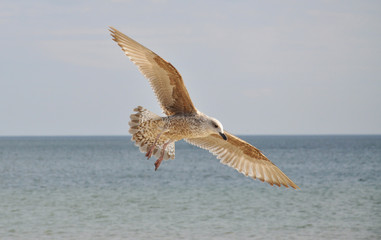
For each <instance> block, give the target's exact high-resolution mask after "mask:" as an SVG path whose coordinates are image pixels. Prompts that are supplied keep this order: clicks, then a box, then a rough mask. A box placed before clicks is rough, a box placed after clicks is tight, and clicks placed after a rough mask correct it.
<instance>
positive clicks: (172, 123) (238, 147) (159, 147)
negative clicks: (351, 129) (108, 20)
mask: <svg viewBox="0 0 381 240" xmlns="http://www.w3.org/2000/svg"><path fill="white" fill-rule="evenodd" d="M109 31H110V32H111V36H112V37H113V40H114V41H115V42H116V43H117V44H118V45H119V46H120V47H121V48H122V50H123V52H124V53H125V55H127V57H129V59H130V60H131V61H132V62H133V63H134V64H135V65H136V66H137V67H138V68H139V70H140V72H141V73H142V74H143V75H144V76H145V77H146V78H147V79H148V80H149V83H150V85H151V87H152V89H153V91H154V93H155V95H156V97H157V99H158V102H159V104H160V106H161V108H162V110H163V112H164V114H165V115H166V116H165V117H161V116H159V115H157V114H155V113H153V112H151V111H149V110H147V109H145V108H143V107H141V106H138V107H136V108H135V109H134V112H135V113H134V114H131V116H130V122H129V126H130V129H129V133H130V134H132V139H131V140H132V141H133V142H135V145H136V146H137V147H139V149H140V151H141V152H142V153H145V156H146V157H147V159H149V158H150V157H151V156H155V157H156V158H157V160H156V162H155V171H156V170H157V169H158V168H159V166H160V164H161V162H162V161H163V160H167V159H174V158H175V142H177V141H179V140H182V139H183V140H185V141H186V142H188V143H190V144H193V145H195V146H198V147H200V148H203V149H206V150H208V151H209V152H211V153H212V154H214V155H215V156H216V157H217V158H218V159H220V162H221V163H222V164H225V165H228V166H230V167H232V168H235V169H236V170H237V171H239V172H241V173H243V174H244V175H246V176H249V177H251V178H253V179H259V180H261V181H262V182H264V181H265V182H267V183H269V184H270V185H272V186H273V185H276V186H278V187H280V186H282V185H283V186H284V187H287V188H288V187H292V188H294V189H298V188H299V187H298V186H297V185H296V184H295V183H294V182H293V181H291V180H290V179H289V178H288V177H287V176H286V174H284V173H283V172H282V171H281V170H280V169H279V168H278V167H277V166H275V164H274V163H272V162H271V161H270V160H269V159H268V158H267V157H266V156H265V155H264V154H263V153H261V151H260V150H258V149H257V148H255V147H254V146H252V145H250V144H249V143H247V142H245V141H244V140H242V139H240V138H238V137H236V136H234V135H233V134H231V133H229V132H227V131H225V130H224V128H223V126H222V124H221V122H220V121H218V120H217V119H215V118H213V117H209V116H207V115H206V114H204V113H202V112H200V111H199V110H197V109H196V107H195V106H194V105H193V103H192V100H191V98H190V96H189V93H188V91H187V89H186V87H185V85H184V82H183V79H182V77H181V75H180V73H179V72H178V71H177V70H176V68H175V67H174V66H172V64H170V63H169V62H167V61H165V60H164V59H163V58H161V57H160V56H159V55H157V54H156V53H154V52H153V51H151V50H149V49H148V48H146V47H144V46H143V45H141V44H139V43H138V42H136V41H135V40H133V39H131V38H129V37H128V36H126V35H124V34H123V33H121V32H120V31H118V30H117V29H115V28H113V27H110V29H109Z"/></svg>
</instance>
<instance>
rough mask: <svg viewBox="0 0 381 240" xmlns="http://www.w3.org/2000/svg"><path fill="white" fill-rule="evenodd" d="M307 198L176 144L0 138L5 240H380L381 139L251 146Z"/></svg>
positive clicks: (257, 139) (0, 220) (287, 139)
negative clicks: (157, 154)
mask: <svg viewBox="0 0 381 240" xmlns="http://www.w3.org/2000/svg"><path fill="white" fill-rule="evenodd" d="M243 138H244V139H245V140H247V141H248V142H250V143H252V144H254V145H255V146H257V147H258V148H260V149H261V150H262V151H263V152H264V153H265V154H266V155H267V157H269V158H270V159H271V160H272V161H273V162H274V163H275V164H276V165H277V166H278V167H280V169H281V170H283V172H285V173H286V174H287V175H288V176H289V177H290V178H291V179H292V180H293V181H294V182H295V183H296V184H297V185H299V186H300V188H301V190H292V189H286V188H278V187H271V186H270V185H268V184H266V183H262V182H260V181H254V180H252V179H249V178H246V177H245V176H244V175H242V174H240V173H238V172H236V171H235V170H234V169H231V168H229V167H227V166H225V165H222V164H220V163H219V161H218V160H217V159H216V158H215V157H214V156H213V155H211V154H210V153H208V152H207V151H205V150H202V149H198V148H196V147H193V146H191V145H188V144H186V143H184V142H179V143H177V144H176V159H175V160H169V161H165V162H163V163H162V165H161V166H160V168H159V170H158V171H157V172H155V171H154V165H153V163H154V161H155V159H151V160H148V161H147V160H146V159H145V157H144V154H142V153H140V152H139V151H138V149H137V148H136V147H134V146H133V144H132V142H131V141H130V139H129V137H14V138H9V137H2V138H0V239H65V240H66V239H170V240H171V239H345V240H350V239H381V136H246V137H243Z"/></svg>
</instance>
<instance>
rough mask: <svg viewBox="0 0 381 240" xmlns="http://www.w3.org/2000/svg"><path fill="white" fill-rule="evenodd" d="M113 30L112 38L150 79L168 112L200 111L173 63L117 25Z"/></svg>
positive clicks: (172, 113)
mask: <svg viewBox="0 0 381 240" xmlns="http://www.w3.org/2000/svg"><path fill="white" fill-rule="evenodd" d="M110 32H111V36H112V37H113V40H114V41H115V42H117V43H118V45H119V46H120V47H121V48H122V50H123V51H124V53H125V54H126V55H127V56H128V57H129V58H130V59H131V61H132V62H133V63H135V64H136V65H137V66H138V68H139V70H140V72H141V73H142V74H143V75H144V76H145V77H146V78H147V79H148V80H149V82H150V84H151V87H152V89H153V91H154V92H155V94H156V96H157V98H158V100H159V103H160V105H161V108H162V109H163V111H164V113H165V114H166V115H168V116H170V115H174V114H177V113H196V112H197V110H196V108H195V107H194V105H193V103H192V101H191V99H190V97H189V93H188V91H187V89H186V88H185V85H184V82H183V79H182V77H181V75H180V73H179V72H178V71H177V70H176V68H175V67H173V66H172V64H170V63H169V62H167V61H165V60H164V59H162V58H161V57H159V56H158V55H157V54H155V53H154V52H152V51H151V50H149V49H148V48H146V47H144V46H143V45H141V44H139V43H138V42H136V41H134V40H133V39H131V38H129V37H127V36H126V35H124V34H123V33H121V32H119V31H118V30H116V29H115V28H113V27H110Z"/></svg>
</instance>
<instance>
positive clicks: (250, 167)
mask: <svg viewBox="0 0 381 240" xmlns="http://www.w3.org/2000/svg"><path fill="white" fill-rule="evenodd" d="M225 135H226V136H227V137H228V140H227V141H225V140H223V139H222V138H221V136H219V135H217V134H212V135H209V136H208V137H203V138H187V139H185V141H187V142H189V143H190V144H193V145H196V146H198V147H200V148H204V149H206V150H209V152H211V153H213V154H214V155H216V156H217V158H218V159H221V163H223V164H226V165H228V166H230V167H232V168H235V169H236V170H237V171H239V172H241V173H243V174H245V175H246V176H250V177H252V178H254V179H257V178H258V179H259V180H261V181H262V182H263V181H266V182H268V183H269V184H270V185H274V184H275V185H277V186H278V187H280V186H281V185H283V186H285V187H289V186H290V187H292V188H295V189H297V188H299V187H298V186H297V185H296V184H295V183H294V182H293V181H291V180H290V179H289V178H288V177H287V176H286V174H284V173H283V172H282V171H281V170H280V169H279V168H278V167H277V166H275V164H273V163H272V162H271V161H270V160H269V159H267V157H266V156H265V155H263V154H262V153H261V152H260V151H259V150H258V149H257V148H255V147H254V146H252V145H250V144H249V143H247V142H245V141H243V140H242V139H240V138H238V137H236V136H234V135H232V134H230V133H227V132H226V131H225Z"/></svg>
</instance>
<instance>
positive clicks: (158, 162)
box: [155, 141, 171, 171]
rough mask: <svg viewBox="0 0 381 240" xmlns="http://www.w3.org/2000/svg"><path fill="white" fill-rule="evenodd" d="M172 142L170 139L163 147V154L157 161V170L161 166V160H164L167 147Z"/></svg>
mask: <svg viewBox="0 0 381 240" xmlns="http://www.w3.org/2000/svg"><path fill="white" fill-rule="evenodd" d="M170 143H171V141H168V142H166V143H164V145H163V148H162V149H161V155H160V157H159V158H158V159H157V160H156V162H155V171H156V170H157V169H158V168H159V166H160V164H161V162H162V161H163V159H164V153H165V148H166V147H167V146H168V144H170Z"/></svg>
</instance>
